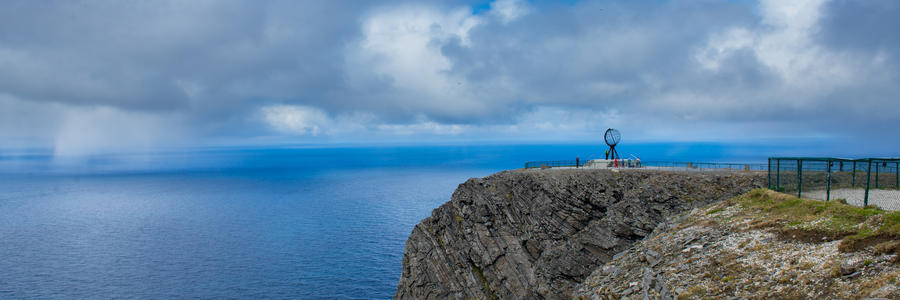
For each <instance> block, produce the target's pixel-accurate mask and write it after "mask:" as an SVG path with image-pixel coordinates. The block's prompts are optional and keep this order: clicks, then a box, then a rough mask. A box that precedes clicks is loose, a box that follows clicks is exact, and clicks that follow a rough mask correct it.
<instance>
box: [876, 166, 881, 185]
mask: <svg viewBox="0 0 900 300" xmlns="http://www.w3.org/2000/svg"><path fill="white" fill-rule="evenodd" d="M880 167H881V166H879V165H878V163H875V188H876V189H878V173H879V172H878V171H879V168H880Z"/></svg>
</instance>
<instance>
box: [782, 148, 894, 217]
mask: <svg viewBox="0 0 900 300" xmlns="http://www.w3.org/2000/svg"><path fill="white" fill-rule="evenodd" d="M768 173H769V174H768V185H769V188H770V189H772V190H776V191H780V192H785V193H789V194H796V195H797V196H798V197H804V198H810V199H818V200H825V201H830V200H836V199H843V200H844V201H846V202H847V203H848V204H853V205H857V206H867V205H876V206H878V207H881V208H884V209H889V210H900V158H862V159H843V158H829V157H772V158H769V168H768Z"/></svg>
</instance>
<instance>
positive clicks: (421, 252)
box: [395, 169, 765, 299]
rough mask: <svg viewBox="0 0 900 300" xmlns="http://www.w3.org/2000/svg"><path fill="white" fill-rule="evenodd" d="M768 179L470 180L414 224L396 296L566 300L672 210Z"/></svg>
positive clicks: (540, 173)
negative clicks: (598, 268) (588, 277)
mask: <svg viewBox="0 0 900 300" xmlns="http://www.w3.org/2000/svg"><path fill="white" fill-rule="evenodd" d="M764 184H765V174H761V173H750V172H715V173H713V172H684V173H676V172H661V171H644V170H640V171H639V170H627V171H621V172H614V171H609V170H558V169H557V170H554V169H550V170H519V171H506V172H501V173H498V174H495V175H492V176H488V177H485V178H480V179H470V180H468V181H467V182H465V183H463V184H461V185H460V186H459V188H457V190H456V191H455V192H454V193H453V197H452V199H451V200H450V202H447V203H445V204H444V205H442V206H441V207H439V208H437V209H435V210H434V211H433V212H432V215H431V217H428V218H426V219H424V220H422V222H421V223H419V224H418V225H416V227H415V228H414V229H413V231H412V233H411V235H410V237H409V240H407V242H406V252H405V253H404V256H403V275H402V276H401V278H400V283H399V287H398V290H397V293H396V295H395V298H397V299H447V298H451V299H492V298H504V299H521V298H524V299H542V298H550V299H557V298H567V297H570V296H571V293H572V292H573V290H574V288H575V287H576V286H577V285H578V284H579V283H581V282H582V281H583V280H584V279H585V278H586V277H587V276H588V275H590V274H591V272H593V271H594V269H596V268H597V267H598V266H600V265H601V264H603V263H605V262H607V261H609V260H611V259H612V257H613V255H614V254H616V253H618V252H621V251H623V250H625V249H627V248H628V247H630V246H631V245H632V244H634V243H635V242H636V241H639V240H641V239H643V238H644V237H645V236H647V235H649V234H650V233H651V232H652V231H653V229H654V228H655V227H656V226H657V225H659V224H660V223H661V222H662V221H663V220H665V219H666V218H667V217H670V216H674V215H677V214H680V213H682V212H683V211H685V210H690V209H693V208H696V207H700V206H704V205H706V204H709V203H711V202H713V201H717V200H724V199H727V198H731V197H734V196H737V195H740V194H742V193H745V192H747V191H749V190H751V189H753V188H756V187H762V186H764Z"/></svg>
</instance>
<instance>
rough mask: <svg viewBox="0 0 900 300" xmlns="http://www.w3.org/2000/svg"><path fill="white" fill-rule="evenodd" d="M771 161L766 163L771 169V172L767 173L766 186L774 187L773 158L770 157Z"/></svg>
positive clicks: (767, 167)
mask: <svg viewBox="0 0 900 300" xmlns="http://www.w3.org/2000/svg"><path fill="white" fill-rule="evenodd" d="M768 161H769V163H768V164H767V165H766V169H768V170H769V174H768V175H766V188H768V189H771V188H772V158H771V157H770V158H769V160H768Z"/></svg>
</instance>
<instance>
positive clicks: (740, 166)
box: [642, 161, 767, 171]
mask: <svg viewBox="0 0 900 300" xmlns="http://www.w3.org/2000/svg"><path fill="white" fill-rule="evenodd" d="M642 164H643V165H644V166H645V167H659V168H674V169H685V170H723V169H724V170H739V171H765V170H766V167H767V166H766V164H749V163H718V162H680V161H647V162H642Z"/></svg>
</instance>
